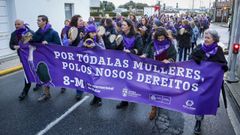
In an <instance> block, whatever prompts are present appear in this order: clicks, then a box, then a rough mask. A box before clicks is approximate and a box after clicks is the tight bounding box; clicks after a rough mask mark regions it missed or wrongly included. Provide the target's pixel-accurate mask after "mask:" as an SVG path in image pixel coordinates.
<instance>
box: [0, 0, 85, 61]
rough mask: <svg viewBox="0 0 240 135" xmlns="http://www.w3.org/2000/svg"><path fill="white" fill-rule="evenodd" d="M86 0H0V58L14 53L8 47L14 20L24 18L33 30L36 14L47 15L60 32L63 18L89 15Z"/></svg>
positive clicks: (35, 23)
mask: <svg viewBox="0 0 240 135" xmlns="http://www.w3.org/2000/svg"><path fill="white" fill-rule="evenodd" d="M89 7H90V1H88V0H34V1H33V0H0V59H2V58H5V57H10V56H12V55H16V52H15V51H11V50H10V49H9V39H10V35H11V32H12V31H14V29H15V26H14V21H15V20H16V19H21V20H24V22H25V23H27V24H29V26H30V28H31V29H32V30H33V31H36V30H37V29H38V26H37V16H38V15H47V16H48V18H49V22H50V23H51V24H52V27H53V28H54V29H55V30H56V31H57V32H58V33H60V31H61V29H62V28H63V27H64V20H65V19H70V18H71V16H73V15H74V14H80V15H81V16H82V17H83V19H84V20H87V19H88V17H89V16H90V8H89Z"/></svg>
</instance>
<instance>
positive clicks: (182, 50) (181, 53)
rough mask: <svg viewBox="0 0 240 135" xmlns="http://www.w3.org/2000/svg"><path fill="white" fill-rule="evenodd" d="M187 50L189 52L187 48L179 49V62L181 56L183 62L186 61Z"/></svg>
mask: <svg viewBox="0 0 240 135" xmlns="http://www.w3.org/2000/svg"><path fill="white" fill-rule="evenodd" d="M188 50H189V49H188V48H179V61H182V55H183V61H186V60H187V52H188ZM183 53H184V54H183Z"/></svg>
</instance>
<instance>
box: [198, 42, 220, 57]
mask: <svg viewBox="0 0 240 135" xmlns="http://www.w3.org/2000/svg"><path fill="white" fill-rule="evenodd" d="M202 50H203V51H204V52H205V54H206V56H207V57H208V58H209V57H210V56H212V55H215V54H216V53H217V50H218V44H217V43H216V42H214V43H213V44H211V45H205V44H202Z"/></svg>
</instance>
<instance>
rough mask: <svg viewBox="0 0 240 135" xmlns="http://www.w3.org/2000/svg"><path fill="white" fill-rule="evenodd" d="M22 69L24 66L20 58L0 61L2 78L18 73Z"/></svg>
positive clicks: (14, 57) (13, 57) (15, 57)
mask: <svg viewBox="0 0 240 135" xmlns="http://www.w3.org/2000/svg"><path fill="white" fill-rule="evenodd" d="M21 69H22V64H21V62H20V60H19V58H18V56H12V57H8V58H4V59H0V76H3V75H6V74H9V73H12V72H15V71H18V70H21Z"/></svg>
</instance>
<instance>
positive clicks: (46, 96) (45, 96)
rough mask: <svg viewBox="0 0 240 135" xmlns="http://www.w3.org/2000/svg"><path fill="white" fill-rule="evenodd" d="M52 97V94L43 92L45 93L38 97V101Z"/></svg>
mask: <svg viewBox="0 0 240 135" xmlns="http://www.w3.org/2000/svg"><path fill="white" fill-rule="evenodd" d="M50 98H51V95H50V94H49V95H47V94H45V93H43V94H42V95H41V96H40V97H39V98H38V101H39V102H41V101H46V100H48V99H50Z"/></svg>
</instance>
